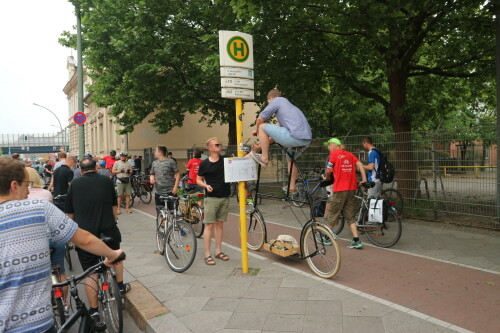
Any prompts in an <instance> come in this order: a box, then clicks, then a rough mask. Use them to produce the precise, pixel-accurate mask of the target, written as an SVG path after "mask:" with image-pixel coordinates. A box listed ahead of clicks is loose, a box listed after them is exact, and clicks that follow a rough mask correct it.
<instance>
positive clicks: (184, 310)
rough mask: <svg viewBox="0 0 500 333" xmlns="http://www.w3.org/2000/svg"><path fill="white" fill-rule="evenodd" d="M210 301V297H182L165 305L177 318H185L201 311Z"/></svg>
mask: <svg viewBox="0 0 500 333" xmlns="http://www.w3.org/2000/svg"><path fill="white" fill-rule="evenodd" d="M208 300H209V298H208V297H180V298H174V299H171V300H170V301H167V302H165V303H163V304H164V305H165V306H166V307H167V309H169V310H170V311H171V312H173V313H174V314H175V315H176V316H177V317H183V316H186V315H188V314H191V313H194V312H198V311H201V310H202V309H203V307H204V306H205V304H207V302H208Z"/></svg>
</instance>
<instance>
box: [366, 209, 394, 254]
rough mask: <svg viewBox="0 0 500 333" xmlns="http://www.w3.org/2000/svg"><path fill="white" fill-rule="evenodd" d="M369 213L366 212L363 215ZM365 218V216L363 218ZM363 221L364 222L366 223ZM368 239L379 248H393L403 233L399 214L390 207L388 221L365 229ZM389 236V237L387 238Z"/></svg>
mask: <svg viewBox="0 0 500 333" xmlns="http://www.w3.org/2000/svg"><path fill="white" fill-rule="evenodd" d="M367 213H368V211H367V210H365V213H364V214H363V215H366V214H367ZM363 217H364V216H363ZM364 220H365V219H363V220H362V221H364ZM364 231H365V235H366V237H367V238H368V239H369V240H370V242H372V243H373V244H374V245H376V246H378V247H391V246H393V245H395V244H396V243H397V242H398V241H399V239H400V238H401V234H402V232H403V227H402V225H401V219H400V218H399V216H398V214H397V213H396V212H395V211H394V210H393V209H392V208H391V207H389V211H388V212H387V220H386V221H385V222H382V223H377V224H374V225H370V226H366V227H364ZM386 236H387V237H386Z"/></svg>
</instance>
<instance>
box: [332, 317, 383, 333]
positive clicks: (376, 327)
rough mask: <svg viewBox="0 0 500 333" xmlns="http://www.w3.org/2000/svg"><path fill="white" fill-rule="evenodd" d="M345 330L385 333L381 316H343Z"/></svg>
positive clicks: (363, 332) (361, 332)
mask: <svg viewBox="0 0 500 333" xmlns="http://www.w3.org/2000/svg"><path fill="white" fill-rule="evenodd" d="M342 329H343V331H344V332H356V333H385V329H384V324H383V323H382V318H380V317H350V316H344V317H343V318H342Z"/></svg>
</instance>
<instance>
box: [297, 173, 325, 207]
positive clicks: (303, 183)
mask: <svg viewBox="0 0 500 333" xmlns="http://www.w3.org/2000/svg"><path fill="white" fill-rule="evenodd" d="M311 172H313V173H314V174H316V175H317V177H315V178H309V179H307V178H306V177H307V176H308V175H309V173H311ZM322 173H323V169H321V167H319V166H316V167H314V169H310V170H304V171H303V175H304V177H300V178H298V179H297V183H296V184H295V190H296V192H295V193H293V198H294V199H295V200H294V201H293V204H294V206H297V207H302V206H303V205H304V204H305V203H306V202H307V200H306V198H307V197H310V198H312V197H314V196H315V195H316V196H317V197H319V198H326V197H327V196H328V194H327V192H326V189H325V188H324V187H322V186H321V182H322V181H323V178H322V177H321V174H322ZM312 183H317V184H316V186H315V187H314V188H313V189H312V190H311V189H310V184H312ZM311 186H312V185H311Z"/></svg>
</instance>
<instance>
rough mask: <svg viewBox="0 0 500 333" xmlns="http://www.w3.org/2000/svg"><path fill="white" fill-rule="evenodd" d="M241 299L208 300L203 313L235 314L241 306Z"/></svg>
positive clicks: (222, 298)
mask: <svg viewBox="0 0 500 333" xmlns="http://www.w3.org/2000/svg"><path fill="white" fill-rule="evenodd" d="M240 302H241V299H239V298H225V297H220V298H215V297H212V298H210V299H209V300H208V302H207V303H206V304H205V306H204V307H203V309H202V311H229V312H234V311H235V310H236V308H237V307H238V305H239V304H240Z"/></svg>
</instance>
